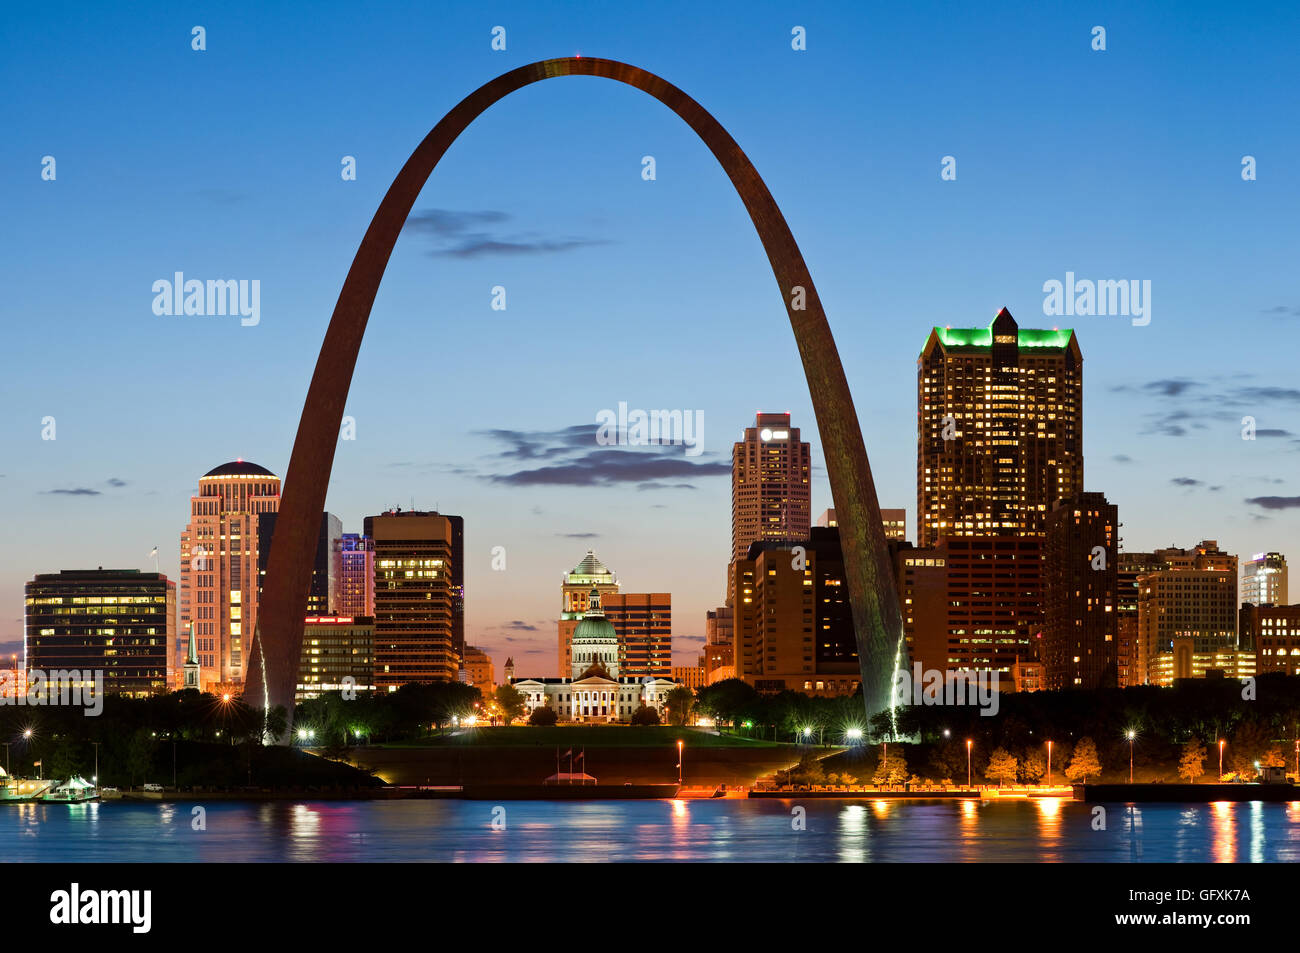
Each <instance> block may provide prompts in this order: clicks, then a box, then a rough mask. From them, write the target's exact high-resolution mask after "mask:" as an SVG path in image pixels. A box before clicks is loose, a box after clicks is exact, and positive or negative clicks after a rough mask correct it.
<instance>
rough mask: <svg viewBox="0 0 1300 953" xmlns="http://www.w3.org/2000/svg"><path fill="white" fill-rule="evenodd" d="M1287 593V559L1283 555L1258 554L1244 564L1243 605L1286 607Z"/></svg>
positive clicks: (1242, 577)
mask: <svg viewBox="0 0 1300 953" xmlns="http://www.w3.org/2000/svg"><path fill="white" fill-rule="evenodd" d="M1286 593H1287V586H1286V557H1285V556H1283V555H1282V554H1281V553H1256V554H1255V555H1254V556H1251V557H1250V558H1249V559H1247V560H1246V561H1245V562H1244V563H1242V566H1241V602H1242V605H1245V604H1246V603H1250V604H1251V605H1254V606H1284V605H1286Z"/></svg>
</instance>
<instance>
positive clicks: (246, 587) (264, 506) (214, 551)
mask: <svg viewBox="0 0 1300 953" xmlns="http://www.w3.org/2000/svg"><path fill="white" fill-rule="evenodd" d="M279 508H280V478H279V477H277V476H276V475H275V474H274V473H272V472H271V471H270V470H268V469H266V468H265V467H260V466H258V465H257V464H256V463H249V462H248V461H246V460H235V461H233V462H231V463H226V464H222V465H221V466H219V467H216V468H214V469H212V470H209V471H208V472H207V473H205V474H204V475H203V476H202V477H200V478H199V492H198V495H197V496H194V497H191V498H190V521H189V523H188V524H187V525H186V527H185V531H184V532H183V533H181V581H180V601H179V610H178V615H179V618H178V620H177V622H178V627H179V631H178V633H177V634H176V635H175V636H174V645H173V648H172V665H171V669H172V673H173V680H175V679H178V678H179V676H180V673H181V672H182V670H183V669H184V666H185V656H186V654H187V652H188V649H189V637H188V633H189V624H190V623H191V622H193V623H194V640H195V645H196V647H197V655H198V659H199V668H200V680H201V682H202V685H203V688H204V690H207V689H208V688H209V687H210V686H213V685H223V686H229V685H238V684H240V683H242V681H243V678H244V670H245V665H246V663H247V659H246V658H245V652H244V650H245V648H246V647H247V645H248V644H249V640H250V639H251V637H252V635H253V632H254V630H255V628H256V626H257V591H258V578H259V577H258V550H259V545H258V520H259V518H260V517H261V516H262V515H264V514H268V513H275V512H276V511H278V510H279Z"/></svg>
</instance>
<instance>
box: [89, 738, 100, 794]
mask: <svg viewBox="0 0 1300 953" xmlns="http://www.w3.org/2000/svg"><path fill="white" fill-rule="evenodd" d="M91 744H92V745H94V746H95V790H96V791H98V790H99V742H98V741H92V742H91Z"/></svg>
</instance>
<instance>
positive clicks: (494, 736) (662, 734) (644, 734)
mask: <svg viewBox="0 0 1300 953" xmlns="http://www.w3.org/2000/svg"><path fill="white" fill-rule="evenodd" d="M678 739H681V740H682V741H684V742H685V743H686V746H687V747H688V748H777V747H780V748H788V747H792V746H791V745H788V744H785V743H781V744H779V745H778V744H774V743H773V742H771V741H758V740H754V739H750V738H745V737H744V736H742V735H730V734H723V735H721V736H719V735H714V734H710V733H709V732H707V731H703V730H701V729H698V728H671V727H667V726H664V725H654V726H651V725H645V726H637V727H633V726H631V725H556V726H555V727H553V728H541V727H534V726H532V725H511V726H510V727H508V728H470V729H465V730H463V731H461V732H460V733H459V734H451V733H450V732H448V733H447V734H444V735H442V736H440V737H437V738H426V739H422V740H420V741H402V742H395V743H393V744H391V745H386V746H385V747H389V748H427V747H432V746H442V745H458V744H469V745H484V746H498V747H534V746H550V747H554V746H556V745H560V746H563V747H566V748H567V747H569V746H570V745H580V746H582V745H585V746H586V747H588V748H659V747H663V748H668V747H672V746H673V745H675V744H677V741H678Z"/></svg>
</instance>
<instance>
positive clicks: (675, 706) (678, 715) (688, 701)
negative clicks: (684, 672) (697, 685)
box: [664, 685, 695, 725]
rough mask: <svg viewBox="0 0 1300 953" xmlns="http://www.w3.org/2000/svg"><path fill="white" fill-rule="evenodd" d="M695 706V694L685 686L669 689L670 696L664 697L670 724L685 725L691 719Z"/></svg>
mask: <svg viewBox="0 0 1300 953" xmlns="http://www.w3.org/2000/svg"><path fill="white" fill-rule="evenodd" d="M694 706H695V693H694V692H693V691H691V690H690V689H689V688H687V687H686V686H685V685H678V686H677V687H676V688H672V689H669V691H668V694H667V695H665V696H664V712H665V714H667V715H668V723H669V724H672V725H685V724H686V722H687V720H688V719H689V718H690V717H691V709H692V708H693V707H694Z"/></svg>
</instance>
